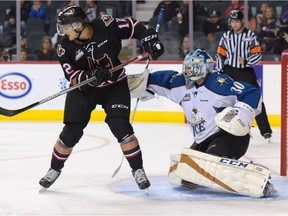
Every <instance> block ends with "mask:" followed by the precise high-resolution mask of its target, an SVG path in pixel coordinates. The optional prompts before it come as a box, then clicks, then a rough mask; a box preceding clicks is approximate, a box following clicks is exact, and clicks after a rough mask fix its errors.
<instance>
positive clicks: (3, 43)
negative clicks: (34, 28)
mask: <svg viewBox="0 0 288 216" xmlns="http://www.w3.org/2000/svg"><path fill="white" fill-rule="evenodd" d="M12 45H13V44H12V34H11V32H10V31H9V29H4V28H3V30H2V31H1V32H0V50H1V48H6V47H12Z"/></svg>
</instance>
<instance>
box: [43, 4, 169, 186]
mask: <svg viewBox="0 0 288 216" xmlns="http://www.w3.org/2000/svg"><path fill="white" fill-rule="evenodd" d="M56 27H57V31H58V34H59V35H61V36H63V37H62V38H61V40H60V41H59V43H58V45H57V55H58V60H59V62H60V64H61V66H62V69H63V71H64V74H65V77H66V79H67V80H68V81H70V83H71V84H72V85H73V84H77V83H79V82H81V81H83V80H86V79H88V78H91V77H96V79H95V80H94V81H93V82H92V83H89V84H88V85H85V86H83V87H81V88H79V89H77V90H74V91H71V92H69V93H68V94H67V97H66V102H65V110H64V127H63V130H62V132H61V133H60V135H59V138H58V139H57V141H56V143H55V146H54V149H53V152H52V159H51V167H50V169H49V170H48V173H47V174H46V175H45V176H44V177H43V178H42V179H41V180H40V182H39V183H40V185H41V186H42V187H44V188H49V187H50V186H51V185H52V184H53V183H54V182H55V180H56V179H57V178H58V177H59V175H60V173H61V170H62V168H63V167H64V163H65V161H66V160H67V159H68V157H69V155H70V154H71V152H72V150H73V147H74V146H75V145H76V144H77V143H78V141H79V140H80V138H81V137H82V135H83V129H84V128H85V127H86V126H87V124H88V122H89V120H90V115H91V112H92V111H93V110H94V109H95V108H96V105H101V106H102V108H103V109H104V111H105V113H106V118H105V122H106V123H107V124H108V126H109V128H110V130H111V132H112V133H113V135H114V136H115V138H116V139H117V140H118V143H119V144H120V146H121V149H122V151H123V154H124V156H125V157H126V159H127V161H128V163H129V165H130V167H131V169H132V175H133V177H134V178H135V181H136V183H137V185H138V186H139V188H140V189H141V190H143V189H147V188H148V187H149V186H150V182H149V180H148V178H147V177H146V174H145V171H144V169H143V161H142V153H141V148H140V146H139V143H138V140H137V138H136V136H135V135H134V130H133V127H132V125H131V124H130V122H129V115H130V100H131V99H130V92H129V88H128V85H127V77H126V75H125V70H124V69H119V70H117V71H116V72H114V73H113V74H111V73H110V72H109V69H111V68H114V67H115V66H117V65H120V64H121V62H120V60H119V58H118V55H119V53H120V51H121V40H122V39H128V38H135V39H140V40H141V43H142V45H143V47H144V50H145V51H146V52H148V53H149V54H150V56H151V57H152V59H153V60H156V59H157V58H158V57H159V56H160V55H162V54H163V52H164V47H163V45H162V43H161V42H160V41H159V39H158V35H157V33H156V31H155V30H153V29H147V28H146V27H145V26H144V25H143V24H142V23H140V22H138V21H137V20H135V19H133V18H121V19H120V18H114V17H111V16H108V15H105V16H102V17H100V18H96V19H95V20H93V21H90V22H86V14H85V12H84V11H83V9H82V8H80V7H78V6H67V7H65V8H64V9H63V10H62V11H61V12H60V13H59V14H58V17H57V26H56Z"/></svg>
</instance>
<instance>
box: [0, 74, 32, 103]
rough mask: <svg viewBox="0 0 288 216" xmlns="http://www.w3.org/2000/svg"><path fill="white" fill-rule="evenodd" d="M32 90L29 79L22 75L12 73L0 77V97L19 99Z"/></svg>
mask: <svg viewBox="0 0 288 216" xmlns="http://www.w3.org/2000/svg"><path fill="white" fill-rule="evenodd" d="M31 88H32V83H31V81H30V79H29V78H28V77H27V76H25V75H24V74H21V73H18V72H12V73H8V74H4V75H2V76H0V95H1V96H3V97H5V98H11V99H16V98H21V97H24V96H25V95H27V94H28V93H29V92H30V90H31Z"/></svg>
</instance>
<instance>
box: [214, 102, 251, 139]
mask: <svg viewBox="0 0 288 216" xmlns="http://www.w3.org/2000/svg"><path fill="white" fill-rule="evenodd" d="M254 118H255V112H254V110H253V108H252V107H250V106H249V105H248V104H246V103H243V102H238V103H236V104H235V106H234V107H226V108H225V109H224V110H223V111H222V112H220V113H218V114H217V115H216V116H215V123H216V125H217V126H218V127H219V128H221V129H223V130H225V131H227V132H228V133H230V134H232V135H234V136H245V135H246V134H248V133H249V131H250V128H251V125H252V121H253V119H254Z"/></svg>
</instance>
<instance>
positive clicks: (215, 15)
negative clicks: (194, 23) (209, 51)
mask: <svg viewBox="0 0 288 216" xmlns="http://www.w3.org/2000/svg"><path fill="white" fill-rule="evenodd" d="M227 30H228V27H227V25H226V23H224V22H223V21H222V18H221V13H220V12H219V11H215V10H214V11H212V13H211V14H210V17H209V18H208V19H207V20H206V21H205V23H204V25H203V32H204V33H205V35H206V37H207V39H208V40H211V39H213V35H214V33H215V32H219V31H227Z"/></svg>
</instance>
